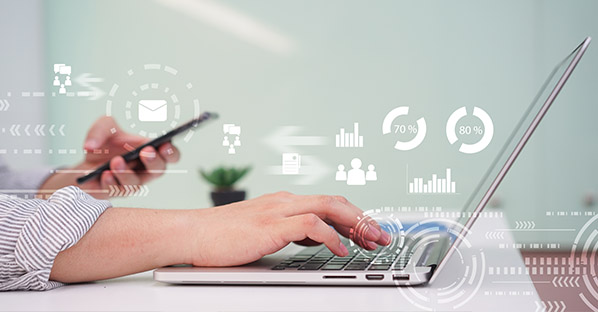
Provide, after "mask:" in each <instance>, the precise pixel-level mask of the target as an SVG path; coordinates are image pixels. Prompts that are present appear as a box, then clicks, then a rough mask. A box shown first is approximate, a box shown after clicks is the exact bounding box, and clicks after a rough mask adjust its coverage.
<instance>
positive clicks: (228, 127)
mask: <svg viewBox="0 0 598 312" xmlns="http://www.w3.org/2000/svg"><path fill="white" fill-rule="evenodd" d="M222 132H224V138H223V139H222V146H224V147H227V148H228V154H229V155H233V154H236V153H237V147H239V146H241V126H238V125H235V124H224V125H223V126H222ZM229 136H230V137H233V139H231V138H230V137H229Z"/></svg>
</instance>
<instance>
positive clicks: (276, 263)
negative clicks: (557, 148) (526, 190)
mask: <svg viewBox="0 0 598 312" xmlns="http://www.w3.org/2000/svg"><path fill="white" fill-rule="evenodd" d="M590 41H591V38H590V37H587V38H586V39H585V40H584V41H583V42H582V43H581V44H580V45H579V46H578V47H577V48H575V50H573V52H572V53H571V54H569V55H568V56H567V57H566V58H565V59H564V60H563V61H561V62H560V63H559V64H558V65H557V66H556V67H555V69H554V70H553V71H552V72H551V73H550V75H549V77H548V79H547V80H546V82H545V83H544V84H543V85H542V88H541V89H540V92H539V93H538V94H537V95H536V97H535V98H534V100H533V101H532V103H531V105H530V106H529V107H528V109H527V110H526V111H525V113H524V115H523V117H522V118H521V120H520V121H519V122H518V124H517V125H516V126H515V129H514V130H513V132H512V133H511V135H510V136H509V138H508V139H507V142H506V143H505V145H504V146H503V147H502V149H501V150H500V151H499V153H498V155H497V157H496V158H495V160H494V161H493V163H492V164H491V165H490V168H489V170H488V171H487V172H486V173H485V174H484V176H483V177H482V179H481V181H480V183H479V184H478V185H477V187H476V189H475V190H474V192H473V193H472V195H471V196H470V197H469V199H468V200H467V202H466V204H465V205H464V208H463V213H462V214H461V215H462V216H464V217H463V218H462V219H461V220H458V222H457V223H458V224H460V225H461V226H460V227H459V230H458V232H459V235H451V234H449V232H455V231H456V230H455V228H453V231H450V230H449V231H447V233H441V234H438V233H436V236H435V240H434V243H428V244H425V243H423V242H425V241H426V237H425V236H422V237H406V238H405V243H404V244H403V247H402V248H401V249H400V250H399V251H398V252H396V253H395V252H390V253H389V252H385V253H380V251H379V250H380V249H382V247H379V248H378V250H377V251H374V252H365V251H358V250H352V251H351V254H350V255H349V256H347V257H342V258H341V257H336V256H334V255H333V254H332V253H330V251H328V250H326V249H325V247H299V246H292V245H291V246H288V247H287V248H284V249H283V250H281V251H279V252H277V253H275V254H272V255H269V256H266V257H264V258H262V259H260V260H259V261H256V262H254V263H251V264H247V265H244V266H238V267H191V266H174V267H165V268H160V269H157V270H155V271H154V279H155V280H156V281H160V282H166V283H175V284H244V285H264V284H269V285H270V284H273V285H360V286H397V285H402V286H407V285H420V284H425V283H428V282H433V281H434V279H435V278H436V277H437V276H438V274H440V272H442V269H443V267H444V265H445V264H446V263H447V262H448V259H449V258H450V257H451V255H452V254H453V252H454V251H455V249H457V247H458V246H459V244H460V243H461V241H462V240H463V237H464V236H465V235H466V234H467V232H468V229H470V228H471V226H472V225H473V223H474V222H475V221H476V219H477V217H478V216H479V214H480V213H481V212H482V210H483V209H484V207H485V206H486V204H487V203H488V201H489V200H490V198H491V197H492V195H493V194H494V192H495V191H496V189H497V188H498V186H499V184H500V183H501V181H502V180H503V178H504V177H505V175H506V173H507V172H508V171H509V169H510V168H511V166H512V165H513V163H514V162H515V160H516V159H517V157H518V156H519V154H520V153H521V150H522V149H523V147H524V146H525V144H526V143H527V142H528V140H529V139H530V137H531V135H532V133H533V132H534V131H535V129H536V128H537V126H538V124H539V123H540V121H541V120H542V118H543V117H544V115H545V114H546V112H547V111H548V109H549V108H550V106H551V105H552V103H553V102H554V100H555V98H556V97H557V95H558V94H559V92H560V91H561V89H562V88H563V86H564V85H565V82H567V80H568V79H569V77H570V76H571V73H572V72H573V70H574V69H575V67H576V66H577V64H578V63H579V61H580V59H581V57H582V56H583V54H584V52H585V50H586V49H587V47H588V45H589V43H590ZM563 70H564V71H563ZM560 71H563V73H562V74H561V75H560V76H559V75H557V74H558V73H559V72H560ZM555 78H558V80H556V83H555V85H554V87H553V88H552V89H549V87H550V85H551V82H554V81H555ZM545 91H550V92H549V94H548V96H547V97H546V99H545V100H544V102H543V103H542V102H541V100H542V99H543V98H544V97H543V95H544V94H546V92H545ZM499 165H502V166H499ZM484 191H485V192H484ZM389 255H390V256H389Z"/></svg>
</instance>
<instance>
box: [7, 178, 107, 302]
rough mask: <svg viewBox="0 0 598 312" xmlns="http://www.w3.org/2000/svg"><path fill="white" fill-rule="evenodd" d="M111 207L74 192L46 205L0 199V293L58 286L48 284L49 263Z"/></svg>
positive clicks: (72, 188) (38, 201) (67, 189)
mask: <svg viewBox="0 0 598 312" xmlns="http://www.w3.org/2000/svg"><path fill="white" fill-rule="evenodd" d="M110 206H111V205H110V202H108V201H105V200H97V199H95V198H93V197H91V196H90V195H88V194H87V193H85V192H83V191H82V190H80V189H79V188H78V187H75V186H69V187H65V188H62V189H60V190H58V191H56V192H54V194H52V196H50V197H49V198H48V200H41V199H29V200H26V199H20V198H16V197H11V196H7V195H0V291H5V290H47V289H52V288H55V287H58V286H61V285H62V284H61V283H59V282H55V281H50V280H49V278H50V270H51V269H52V265H53V264H54V258H56V256H57V255H58V253H59V252H61V251H63V250H66V249H67V248H69V247H71V246H73V245H74V244H75V243H77V241H79V239H80V238H81V237H82V236H83V235H84V234H85V233H86V232H87V231H88V230H89V229H90V228H91V226H92V225H93V224H94V222H95V220H96V219H97V218H98V217H99V216H100V215H101V214H102V213H103V212H104V210H106V209H107V208H109V207H110Z"/></svg>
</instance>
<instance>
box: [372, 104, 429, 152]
mask: <svg viewBox="0 0 598 312" xmlns="http://www.w3.org/2000/svg"><path fill="white" fill-rule="evenodd" d="M408 114H409V106H399V107H397V108H395V109H393V110H391V111H390V112H389V113H388V114H386V117H384V121H383V122H382V134H389V133H391V132H392V122H393V121H394V120H395V119H396V118H398V117H400V116H406V115H408ZM416 123H417V133H416V134H415V137H414V138H413V139H411V140H409V141H407V142H403V141H400V140H397V142H396V143H395V146H394V148H395V149H397V150H400V151H409V150H412V149H414V148H416V147H418V146H419V145H420V144H421V143H422V142H423V141H424V138H425V137H426V132H427V127H426V120H425V119H424V117H421V118H419V119H418V120H417V121H416Z"/></svg>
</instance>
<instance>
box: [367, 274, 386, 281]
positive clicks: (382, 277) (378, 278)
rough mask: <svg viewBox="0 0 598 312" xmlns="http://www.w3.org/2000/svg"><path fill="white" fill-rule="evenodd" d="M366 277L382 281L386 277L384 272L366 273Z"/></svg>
mask: <svg viewBox="0 0 598 312" xmlns="http://www.w3.org/2000/svg"><path fill="white" fill-rule="evenodd" d="M365 278H366V279H368V280H370V281H381V280H383V279H384V275H383V274H366V275H365Z"/></svg>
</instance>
